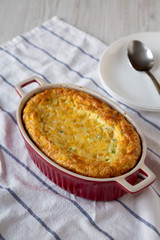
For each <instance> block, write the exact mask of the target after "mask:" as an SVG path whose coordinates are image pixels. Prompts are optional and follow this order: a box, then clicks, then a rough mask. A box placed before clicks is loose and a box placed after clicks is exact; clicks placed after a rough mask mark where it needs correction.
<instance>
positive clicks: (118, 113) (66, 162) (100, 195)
mask: <svg viewBox="0 0 160 240" xmlns="http://www.w3.org/2000/svg"><path fill="white" fill-rule="evenodd" d="M32 82H37V83H38V84H39V85H40V87H38V88H36V89H34V90H32V91H31V92H29V93H26V92H24V91H23V89H22V88H23V87H24V86H26V85H29V84H31V83H32ZM16 90H17V92H18V94H19V95H20V96H21V97H22V101H21V103H20V105H19V108H18V111H17V122H18V126H19V129H20V132H21V134H22V136H23V138H24V140H25V142H26V146H27V149H28V151H29V153H30V155H31V158H32V159H33V161H34V162H35V164H36V165H37V166H38V167H39V168H40V170H41V171H42V172H43V173H44V174H45V175H46V176H47V177H48V178H49V179H51V180H52V181H53V182H55V183H56V184H57V185H59V186H60V187H62V188H64V189H65V190H67V191H69V192H71V193H73V194H75V195H78V196H80V197H84V198H87V199H92V200H103V201H105V200H113V199H116V198H119V197H120V196H122V195H124V194H125V193H127V192H130V193H136V192H139V191H141V190H142V189H144V188H145V187H147V186H149V185H150V184H151V183H152V182H153V181H155V175H154V174H153V173H152V172H151V171H150V169H148V167H147V166H146V165H145V163H144V160H145V156H146V150H147V147H146V142H145V139H144V137H143V134H142V133H141V131H140V129H139V127H138V126H137V125H136V124H135V123H134V121H133V120H132V119H131V118H130V117H129V116H128V114H126V113H125V112H124V111H123V110H122V109H121V108H119V106H117V105H116V104H114V103H113V102H111V101H110V100H109V99H107V98H105V97H103V96H101V95H100V94H98V93H95V92H93V91H91V90H89V89H86V88H83V87H79V86H75V85H69V84H46V82H44V81H43V80H42V79H40V78H39V77H33V78H30V79H27V80H24V81H22V82H20V83H19V84H17V85H16ZM53 93H54V96H56V98H55V102H57V101H58V97H57V96H62V97H61V99H60V98H59V99H60V101H61V103H62V102H64V101H65V102H66V97H65V98H63V96H64V95H65V96H66V94H67V96H68V95H69V96H71V97H72V99H71V98H70V100H71V101H70V102H71V104H72V105H73V104H74V102H76V101H77V99H78V103H81V106H83V107H84V106H85V108H87V110H88V113H91V114H90V115H89V120H88V119H87V122H85V120H84V119H85V118H84V111H82V110H83V109H82V108H80V107H79V106H80V105H76V106H73V109H74V110H75V111H76V112H78V115H75V114H73V112H72V113H71V112H68V111H69V110H70V109H66V105H67V104H66V103H65V104H61V108H60V111H59V112H55V114H53V116H52V117H50V118H46V116H45V119H50V121H51V122H49V120H47V121H48V122H47V124H46V126H47V127H48V126H49V127H48V128H47V129H46V128H45V129H44V126H43V125H42V122H43V121H42V122H41V121H40V120H39V119H38V118H37V112H36V108H37V103H38V102H39V103H40V108H41V113H43V112H44V109H45V112H47V111H46V108H49V107H50V106H51V105H52V106H53V103H51V97H49V96H50V94H51V95H52V97H53ZM88 94H89V95H88ZM45 95H46V96H45ZM44 96H45V97H44ZM73 96H74V102H73ZM88 97H89V98H90V99H88ZM42 99H44V100H42ZM67 101H68V99H67ZM91 102H92V104H89V103H91ZM106 103H107V104H106ZM58 105H60V104H59V103H58ZM26 106H27V107H26ZM28 106H29V107H28ZM38 106H39V104H38ZM64 106H65V108H64ZM77 106H78V108H77ZM97 106H98V107H97ZM107 106H109V107H108V108H107ZM43 107H44V108H43ZM110 107H111V108H112V109H113V111H112V112H113V114H110V115H109V117H110V116H111V115H112V117H111V118H107V117H108V116H106V115H105V113H106V112H107V111H110ZM91 108H93V109H91ZM114 109H115V111H114ZM67 110H68V111H67ZM23 112H24V113H23ZM85 112H86V111H85ZM61 113H63V114H61ZM47 114H48V112H47ZM57 114H60V115H57ZM69 114H72V115H73V116H74V115H75V118H76V117H77V119H73V117H72V122H71V123H72V124H71V126H70V122H67V120H66V119H67V115H68V116H69ZM62 115H63V117H64V118H63V119H62V121H61V122H60V124H59V125H57V122H56V121H55V120H56V118H57V117H59V116H62ZM100 115H103V116H104V118H105V117H106V118H107V121H108V122H110V125H107V128H110V129H107V130H105V127H106V122H104V123H103V121H102V120H103V119H102V118H101V117H100ZM23 116H24V117H23ZM122 116H123V117H122ZM33 117H34V118H35V119H34V121H32V120H33V119H32V118H33ZM40 117H42V116H40ZM124 118H125V120H124ZM37 119H38V120H37ZM99 119H100V120H99ZM122 119H123V121H122ZM26 120H27V121H26ZM113 120H114V121H113ZM24 121H25V126H24ZM88 121H89V125H90V126H89V132H88V133H87V134H86V132H85V133H84V134H83V131H84V129H86V128H84V127H83V125H85V124H86V125H87V126H88ZM99 121H100V122H99ZM117 121H118V122H121V128H120V127H119V124H117V123H116V122H117ZM34 122H36V124H37V123H38V125H37V126H36V125H35V126H34V128H33V123H34ZM54 122H56V123H55V124H56V129H58V130H57V131H58V132H56V133H55V132H54V131H53V129H52V128H51V126H52V125H54V124H53V123H54ZM63 122H65V124H63V125H62V123H63ZM74 122H76V123H75V124H74ZM81 122H82V123H83V125H82V124H81ZM93 122H94V126H96V125H98V124H99V125H100V127H101V131H100V132H99V129H100V128H97V129H98V130H97V131H96V128H95V131H93V132H91V130H92V128H93ZM115 123H116V124H115ZM128 123H129V124H128ZM77 124H78V125H77ZM112 124H113V125H114V126H116V128H117V129H116V133H117V132H118V131H119V132H118V137H119V134H120V131H122V129H123V131H125V135H127V136H128V138H129V140H134V143H135V145H136V146H137V147H136V148H134V146H132V145H133V144H127V145H126V148H127V150H126V152H128V155H127V154H126V155H127V157H126V156H125V155H124V156H123V155H122V152H123V151H124V146H125V144H124V142H125V139H122V141H121V142H122V143H123V144H118V143H117V142H116V141H117V140H116V139H117V138H116V137H114V136H113V131H112V130H111V127H112ZM41 125H42V126H41ZM131 125H132V126H133V127H131ZM40 126H41V129H40V130H41V131H38V133H37V131H34V130H33V129H39V127H40ZM57 126H58V127H57ZM62 126H63V129H62ZM26 128H27V129H28V130H26ZM68 129H69V130H70V133H71V135H72V136H73V137H70V138H69V139H71V140H72V141H70V142H69V141H67V138H66V137H65V132H66V131H68ZM76 129H79V130H78V132H75V130H76ZM133 129H135V130H136V131H134V130H133ZM30 130H31V131H30ZM42 130H43V131H42ZM76 131H77V130H76ZM108 131H109V138H108V139H109V140H108V142H104V141H103V139H107V134H108ZM44 132H45V135H43V134H40V133H44ZM48 132H49V133H51V132H52V133H53V134H54V133H55V135H54V136H55V138H53V139H49V141H48V136H47V141H46V133H48ZM136 132H137V133H138V134H136ZM77 134H78V135H77ZM86 136H87V138H86ZM138 136H139V137H138ZM41 137H42V140H41V141H39V139H40V138H41ZM76 137H77V138H76ZM79 138H80V139H79ZM139 138H140V139H139ZM32 139H33V140H34V141H33V140H32ZM93 139H95V140H94V142H93V143H92V144H90V141H92V140H93ZM87 141H89V142H88V144H85V143H87ZM105 141H106V140H105ZM48 142H49V146H48ZM129 142H130V141H129ZM131 142H132V141H131ZM140 142H141V149H140V147H139V146H140ZM105 143H107V144H108V146H110V147H109V152H105V148H104V147H103V146H104V144H105ZM98 144H99V145H98ZM58 145H60V147H61V149H60V150H59V149H58V148H57V146H58ZM119 145H120V147H119ZM121 145H122V146H123V148H122V149H121ZM46 146H47V148H46ZM62 146H64V149H63V151H61V150H62ZM91 146H92V147H91ZM98 146H100V150H102V151H100V150H99V151H98ZM117 148H118V149H117ZM40 149H42V151H41V150H40ZM48 149H50V151H48ZM66 149H67V151H66ZM79 149H82V151H81V152H80V151H79ZM93 149H94V151H93ZM120 150H121V151H120ZM133 150H134V151H133ZM92 152H93V153H94V154H92ZM116 152H120V153H121V154H115V153H116ZM133 152H134V154H133ZM59 153H60V154H59ZM64 153H65V154H64ZM95 153H96V154H95ZM131 153H132V154H131ZM78 154H80V155H78ZM114 155H115V156H117V160H116V159H114V157H113V156H114ZM130 155H131V157H132V159H133V161H130V162H131V163H132V164H128V160H126V162H125V157H126V159H128V158H129V157H130ZM52 156H53V158H52ZM77 156H78V157H77ZM79 156H80V157H79ZM121 156H122V157H121ZM137 156H138V158H139V159H138V163H137V159H136V158H137ZM99 158H100V159H101V160H100V161H99ZM53 160H54V161H53ZM59 160H60V161H59ZM89 161H90V162H91V164H90V162H89ZM93 162H94V163H95V164H93ZM112 162H113V164H112ZM73 163H74V164H73ZM84 163H85V164H84ZM114 163H115V164H114ZM117 163H118V165H117ZM120 163H121V165H120V168H118V167H119V164H120ZM110 165H112V167H110V168H109V167H107V166H110ZM70 166H71V168H70ZM77 166H78V167H77ZM88 166H90V167H88ZM115 169H118V170H116V171H115ZM121 169H122V170H121ZM139 173H143V174H144V175H145V176H146V177H145V179H144V180H143V181H141V182H140V183H138V184H136V185H134V184H135V182H136V180H137V177H138V174H139Z"/></svg>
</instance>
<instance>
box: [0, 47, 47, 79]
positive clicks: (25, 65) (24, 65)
mask: <svg viewBox="0 0 160 240" xmlns="http://www.w3.org/2000/svg"><path fill="white" fill-rule="evenodd" d="M0 50H2V51H4V52H6V53H7V54H8V55H10V56H11V57H13V58H14V59H15V60H17V62H19V63H20V64H21V65H22V66H23V67H25V68H27V69H28V70H29V71H31V72H33V73H35V74H37V75H39V76H41V77H42V78H43V79H45V80H46V82H48V83H51V82H50V81H49V80H48V79H47V78H46V77H45V76H44V75H43V74H41V73H39V72H37V71H35V70H34V69H32V68H30V67H29V66H28V65H27V64H25V63H24V62H22V61H21V60H20V59H19V58H18V57H16V56H15V55H14V54H12V53H11V52H9V51H8V50H6V49H4V48H2V47H0Z"/></svg>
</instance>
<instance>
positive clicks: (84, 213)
mask: <svg viewBox="0 0 160 240" xmlns="http://www.w3.org/2000/svg"><path fill="white" fill-rule="evenodd" d="M0 149H2V150H3V151H4V152H5V153H6V154H7V155H8V156H10V157H11V158H12V159H13V160H15V161H16V162H17V163H18V164H19V165H21V166H22V167H23V168H25V169H26V170H27V171H28V172H29V173H31V174H32V176H33V177H35V178H36V179H37V180H38V181H39V182H41V183H42V184H43V185H44V186H45V187H47V188H48V189H49V190H50V191H52V192H53V193H55V194H58V195H59V196H62V197H63V198H65V199H67V200H68V201H70V202H72V203H73V204H74V206H75V207H76V208H77V209H78V210H79V211H80V212H81V213H82V214H83V215H84V216H85V217H86V218H87V219H88V220H89V222H90V223H91V225H92V226H93V227H95V228H96V229H97V230H98V231H99V232H101V233H103V234H104V235H105V236H106V237H108V238H109V239H110V240H114V238H113V237H112V236H110V235H109V234H108V233H107V232H105V231H103V230H102V229H101V228H99V227H98V226H97V224H96V223H95V222H94V221H93V219H92V218H91V217H90V216H89V214H88V213H87V212H86V211H85V210H84V209H83V208H82V207H81V206H80V205H79V204H78V203H77V202H76V201H74V200H71V199H69V198H67V197H65V196H63V195H61V194H60V193H58V192H57V191H56V190H54V189H53V188H52V187H51V186H49V185H48V184H47V183H46V182H45V181H43V180H42V179H41V178H40V177H39V176H38V175H37V174H36V173H34V172H33V171H32V170H31V169H30V168H29V167H27V166H26V165H25V164H24V163H23V162H21V161H20V160H19V159H18V158H17V157H15V156H14V155H13V154H12V153H11V152H9V151H8V150H7V149H6V148H5V147H4V146H2V145H1V144H0Z"/></svg>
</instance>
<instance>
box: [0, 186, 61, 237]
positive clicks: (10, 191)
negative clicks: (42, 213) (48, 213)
mask: <svg viewBox="0 0 160 240" xmlns="http://www.w3.org/2000/svg"><path fill="white" fill-rule="evenodd" d="M0 187H1V188H3V189H5V190H7V191H8V192H9V193H10V194H11V195H12V197H14V199H16V201H17V202H18V203H19V204H21V206H22V207H24V208H25V209H26V210H27V211H28V212H29V214H30V215H31V216H32V217H33V218H35V219H36V220H37V221H38V222H39V223H40V224H41V225H42V226H43V227H44V228H45V229H46V230H47V231H48V232H49V233H51V234H52V235H53V236H54V237H55V239H57V240H61V239H60V237H59V236H58V235H57V233H56V232H54V231H53V230H52V229H50V228H49V227H48V226H47V225H46V224H45V223H44V222H43V221H42V219H41V218H40V217H38V216H37V215H36V214H35V213H34V212H33V211H32V210H31V208H29V207H28V206H27V205H26V204H25V203H24V202H23V201H22V200H21V199H20V198H19V197H18V196H17V194H16V193H15V192H13V191H12V190H11V189H10V188H4V187H2V186H0Z"/></svg>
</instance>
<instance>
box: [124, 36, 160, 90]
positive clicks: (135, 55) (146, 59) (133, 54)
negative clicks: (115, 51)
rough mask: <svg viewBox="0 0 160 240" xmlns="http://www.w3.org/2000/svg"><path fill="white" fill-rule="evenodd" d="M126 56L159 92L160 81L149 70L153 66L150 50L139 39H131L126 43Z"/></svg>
mask: <svg viewBox="0 0 160 240" xmlns="http://www.w3.org/2000/svg"><path fill="white" fill-rule="evenodd" d="M127 51H128V58H129V61H130V63H131V65H132V66H133V68H135V69H136V70H137V71H144V72H146V73H147V74H148V75H149V77H150V78H151V79H152V81H153V83H154V85H155V87H156V89H157V91H158V93H159V94H160V83H159V82H158V81H157V79H156V78H155V77H154V76H153V74H152V73H151V72H150V71H149V70H151V69H152V67H153V66H154V57H153V54H152V52H151V50H150V49H149V48H148V47H147V46H146V45H145V44H144V43H142V42H141V41H138V40H133V41H131V42H129V44H128V48H127Z"/></svg>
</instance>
